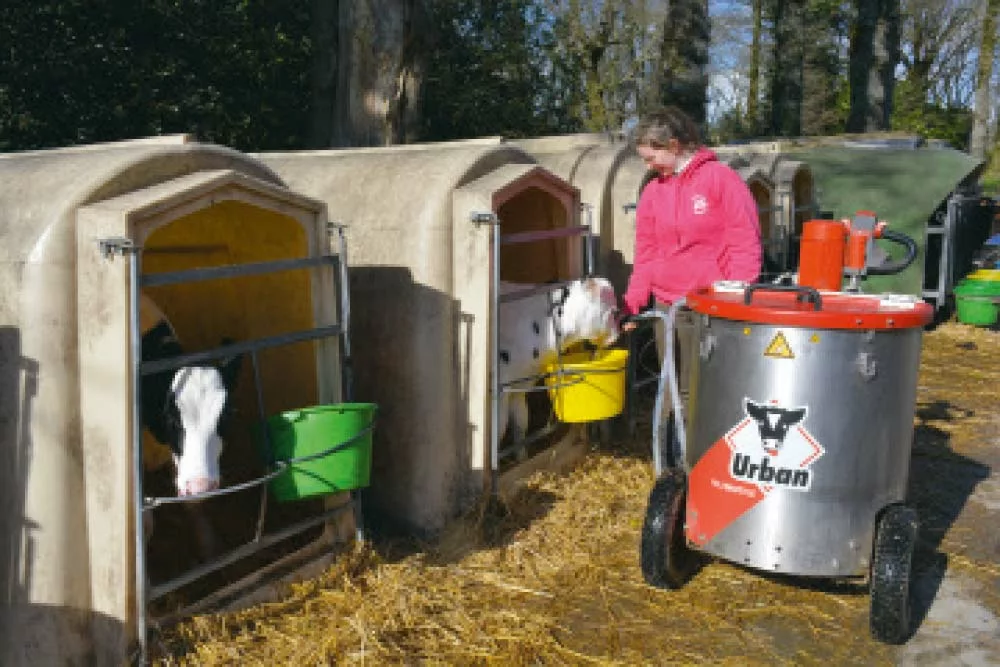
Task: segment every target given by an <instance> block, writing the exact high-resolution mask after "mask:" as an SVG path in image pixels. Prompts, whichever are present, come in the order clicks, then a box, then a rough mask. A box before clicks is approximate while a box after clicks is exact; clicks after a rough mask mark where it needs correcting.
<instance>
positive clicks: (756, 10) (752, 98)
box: [747, 0, 764, 134]
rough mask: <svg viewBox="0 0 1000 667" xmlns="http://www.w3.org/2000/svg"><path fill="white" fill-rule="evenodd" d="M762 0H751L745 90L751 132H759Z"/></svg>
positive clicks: (748, 123)
mask: <svg viewBox="0 0 1000 667" xmlns="http://www.w3.org/2000/svg"><path fill="white" fill-rule="evenodd" d="M763 7H764V0H753V28H752V30H753V37H752V41H751V43H750V73H749V78H750V87H749V89H748V90H747V125H748V126H749V129H750V131H751V133H753V134H758V133H759V132H760V59H761V53H760V49H761V46H760V38H761V32H762V29H763V22H764V18H763Z"/></svg>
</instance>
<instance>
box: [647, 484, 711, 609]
mask: <svg viewBox="0 0 1000 667" xmlns="http://www.w3.org/2000/svg"><path fill="white" fill-rule="evenodd" d="M686 493H687V479H686V477H685V475H684V473H683V471H681V470H677V469H671V470H667V471H666V472H664V473H663V475H661V476H660V479H658V480H656V484H655V485H654V486H653V490H652V491H651V492H650V494H649V503H648V505H647V506H646V519H645V521H643V524H642V545H641V554H640V555H641V564H642V577H643V579H645V580H646V583H647V584H649V585H650V586H656V587H657V588H668V589H678V588H680V587H681V586H683V585H684V584H685V583H686V582H687V580H688V579H690V578H691V575H692V574H693V572H694V570H695V569H696V567H697V564H698V556H697V554H696V553H695V552H694V551H692V550H691V549H689V548H688V546H687V543H686V542H685V540H684V514H685V505H686V503H685V496H686Z"/></svg>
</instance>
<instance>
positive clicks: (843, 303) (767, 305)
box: [687, 281, 934, 329]
mask: <svg viewBox="0 0 1000 667" xmlns="http://www.w3.org/2000/svg"><path fill="white" fill-rule="evenodd" d="M687 306H688V308H690V309H692V310H694V311H695V312H697V313H701V314H703V315H711V316H713V317H721V318H724V319H727V320H739V321H741V322H756V323H758V324H777V325H780V326H793V327H808V328H810V329H910V328H913V327H922V326H924V325H926V324H929V323H930V321H931V319H932V318H933V317H934V309H933V308H931V306H930V305H929V304H927V303H925V302H924V301H923V300H921V299H919V298H918V297H914V296H910V295H908V294H903V295H900V294H850V293H846V292H823V291H818V290H815V289H813V288H811V287H801V286H798V285H769V284H752V285H748V284H746V283H740V282H734V281H723V282H718V283H715V284H714V285H713V286H712V287H705V288H702V289H698V290H695V291H693V292H691V293H689V294H688V295H687Z"/></svg>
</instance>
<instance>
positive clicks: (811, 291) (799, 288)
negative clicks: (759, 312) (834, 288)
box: [743, 283, 823, 310]
mask: <svg viewBox="0 0 1000 667" xmlns="http://www.w3.org/2000/svg"><path fill="white" fill-rule="evenodd" d="M760 291H764V292H797V293H798V295H799V296H798V298H797V299H796V301H805V302H809V301H812V303H813V306H815V309H816V310H822V309H823V299H822V297H820V295H819V291H817V290H816V288H815V287H806V286H804V285H772V284H770V283H754V284H753V285H747V286H746V289H744V290H743V303H744V304H745V305H747V306H749V305H750V302H752V301H753V293H754V292H760Z"/></svg>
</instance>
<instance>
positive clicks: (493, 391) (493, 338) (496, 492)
mask: <svg viewBox="0 0 1000 667" xmlns="http://www.w3.org/2000/svg"><path fill="white" fill-rule="evenodd" d="M497 222H498V223H499V221H497ZM500 238H501V237H500V225H499V224H495V225H493V229H492V243H491V246H492V247H491V249H490V250H491V253H492V257H493V265H492V267H491V268H492V269H493V271H492V276H491V277H492V280H491V281H490V282H491V283H492V284H491V289H490V298H491V300H492V312H491V315H492V317H490V318H489V321H490V495H491V496H492V497H493V498H498V497H499V496H500V398H501V393H500Z"/></svg>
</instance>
